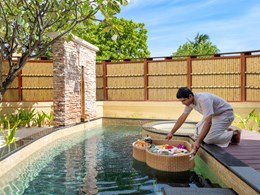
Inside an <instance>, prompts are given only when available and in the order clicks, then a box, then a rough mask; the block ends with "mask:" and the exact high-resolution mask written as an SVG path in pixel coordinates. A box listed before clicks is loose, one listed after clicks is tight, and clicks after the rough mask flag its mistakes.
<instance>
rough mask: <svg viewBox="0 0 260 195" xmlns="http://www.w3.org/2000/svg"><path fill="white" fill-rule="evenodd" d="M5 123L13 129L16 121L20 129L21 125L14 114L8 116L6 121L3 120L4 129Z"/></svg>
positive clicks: (18, 117)
mask: <svg viewBox="0 0 260 195" xmlns="http://www.w3.org/2000/svg"><path fill="white" fill-rule="evenodd" d="M6 121H8V122H9V124H10V126H11V127H13V126H14V125H15V124H16V123H17V122H18V121H20V123H19V124H18V127H20V125H21V124H22V122H21V119H20V116H19V114H15V113H12V114H8V115H7V116H6V120H5V123H6V125H5V127H7V122H6Z"/></svg>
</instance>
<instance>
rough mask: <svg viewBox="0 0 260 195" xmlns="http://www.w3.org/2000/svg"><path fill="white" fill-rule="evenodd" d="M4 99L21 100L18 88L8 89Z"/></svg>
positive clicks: (6, 100)
mask: <svg viewBox="0 0 260 195" xmlns="http://www.w3.org/2000/svg"><path fill="white" fill-rule="evenodd" d="M3 101H5V102H8V101H10V102H13V101H19V97H18V89H8V90H7V91H6V92H5V94H4V97H3Z"/></svg>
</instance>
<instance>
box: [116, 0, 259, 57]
mask: <svg viewBox="0 0 260 195" xmlns="http://www.w3.org/2000/svg"><path fill="white" fill-rule="evenodd" d="M117 17H119V18H121V17H123V18H125V19H127V20H133V21H134V22H137V23H138V22H142V23H144V24H145V28H146V29H147V30H148V34H147V35H148V41H147V43H148V48H149V50H150V52H151V55H150V56H151V57H159V56H171V55H172V52H175V51H176V50H177V48H178V47H179V46H180V45H182V44H184V43H185V42H187V40H188V39H189V40H193V39H194V37H195V36H196V34H197V33H198V32H199V33H200V34H208V35H209V37H210V41H211V42H212V43H213V44H215V45H216V46H217V47H218V48H219V49H220V53H223V52H237V51H248V50H260V0H130V3H129V4H128V5H127V6H125V7H122V10H121V12H120V14H119V15H118V16H117Z"/></svg>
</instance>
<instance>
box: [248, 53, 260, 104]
mask: <svg viewBox="0 0 260 195" xmlns="http://www.w3.org/2000/svg"><path fill="white" fill-rule="evenodd" d="M259 65H260V57H253V56H248V57H246V98H247V101H256V100H259V97H260V69H259Z"/></svg>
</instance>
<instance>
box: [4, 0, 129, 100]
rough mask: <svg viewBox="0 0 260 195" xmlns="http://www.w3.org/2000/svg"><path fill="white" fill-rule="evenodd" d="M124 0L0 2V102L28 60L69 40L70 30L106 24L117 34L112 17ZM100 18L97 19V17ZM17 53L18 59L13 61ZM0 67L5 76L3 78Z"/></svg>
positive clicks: (22, 0)
mask: <svg viewBox="0 0 260 195" xmlns="http://www.w3.org/2000/svg"><path fill="white" fill-rule="evenodd" d="M127 3H128V1H127V0H105V1H102V0H91V1H77V0H51V1H46V0H30V1H29V0H19V1H16V0H4V1H0V73H1V75H0V78H2V79H3V82H1V83H0V100H2V97H3V95H4V93H5V92H6V90H7V88H8V87H9V86H10V85H11V83H12V82H13V81H14V79H15V78H16V77H17V75H18V72H19V71H20V70H21V69H22V68H23V67H24V65H25V64H26V62H27V61H28V60H29V59H31V58H36V57H39V56H42V55H43V54H44V53H45V52H46V51H47V50H48V49H49V48H50V47H51V46H52V45H53V44H54V43H55V42H57V41H58V40H59V39H60V38H65V39H66V40H71V39H72V38H73V36H72V34H71V31H72V29H73V28H74V27H75V26H76V25H78V24H80V23H84V26H88V25H90V24H91V23H93V22H94V21H99V22H101V21H102V22H105V23H106V24H107V25H108V27H107V30H108V31H110V32H111V33H112V34H115V33H116V32H117V31H118V28H117V27H116V25H113V18H115V15H116V14H117V13H119V12H120V9H121V5H127ZM99 15H100V19H98V18H96V16H99ZM17 54H19V56H20V57H19V58H18V60H17V61H16V60H13V58H14V57H15V55H17ZM4 60H6V63H3V62H4ZM3 65H5V66H8V68H6V70H8V71H7V75H6V76H4V77H3V76H2V69H1V68H2V67H3Z"/></svg>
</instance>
